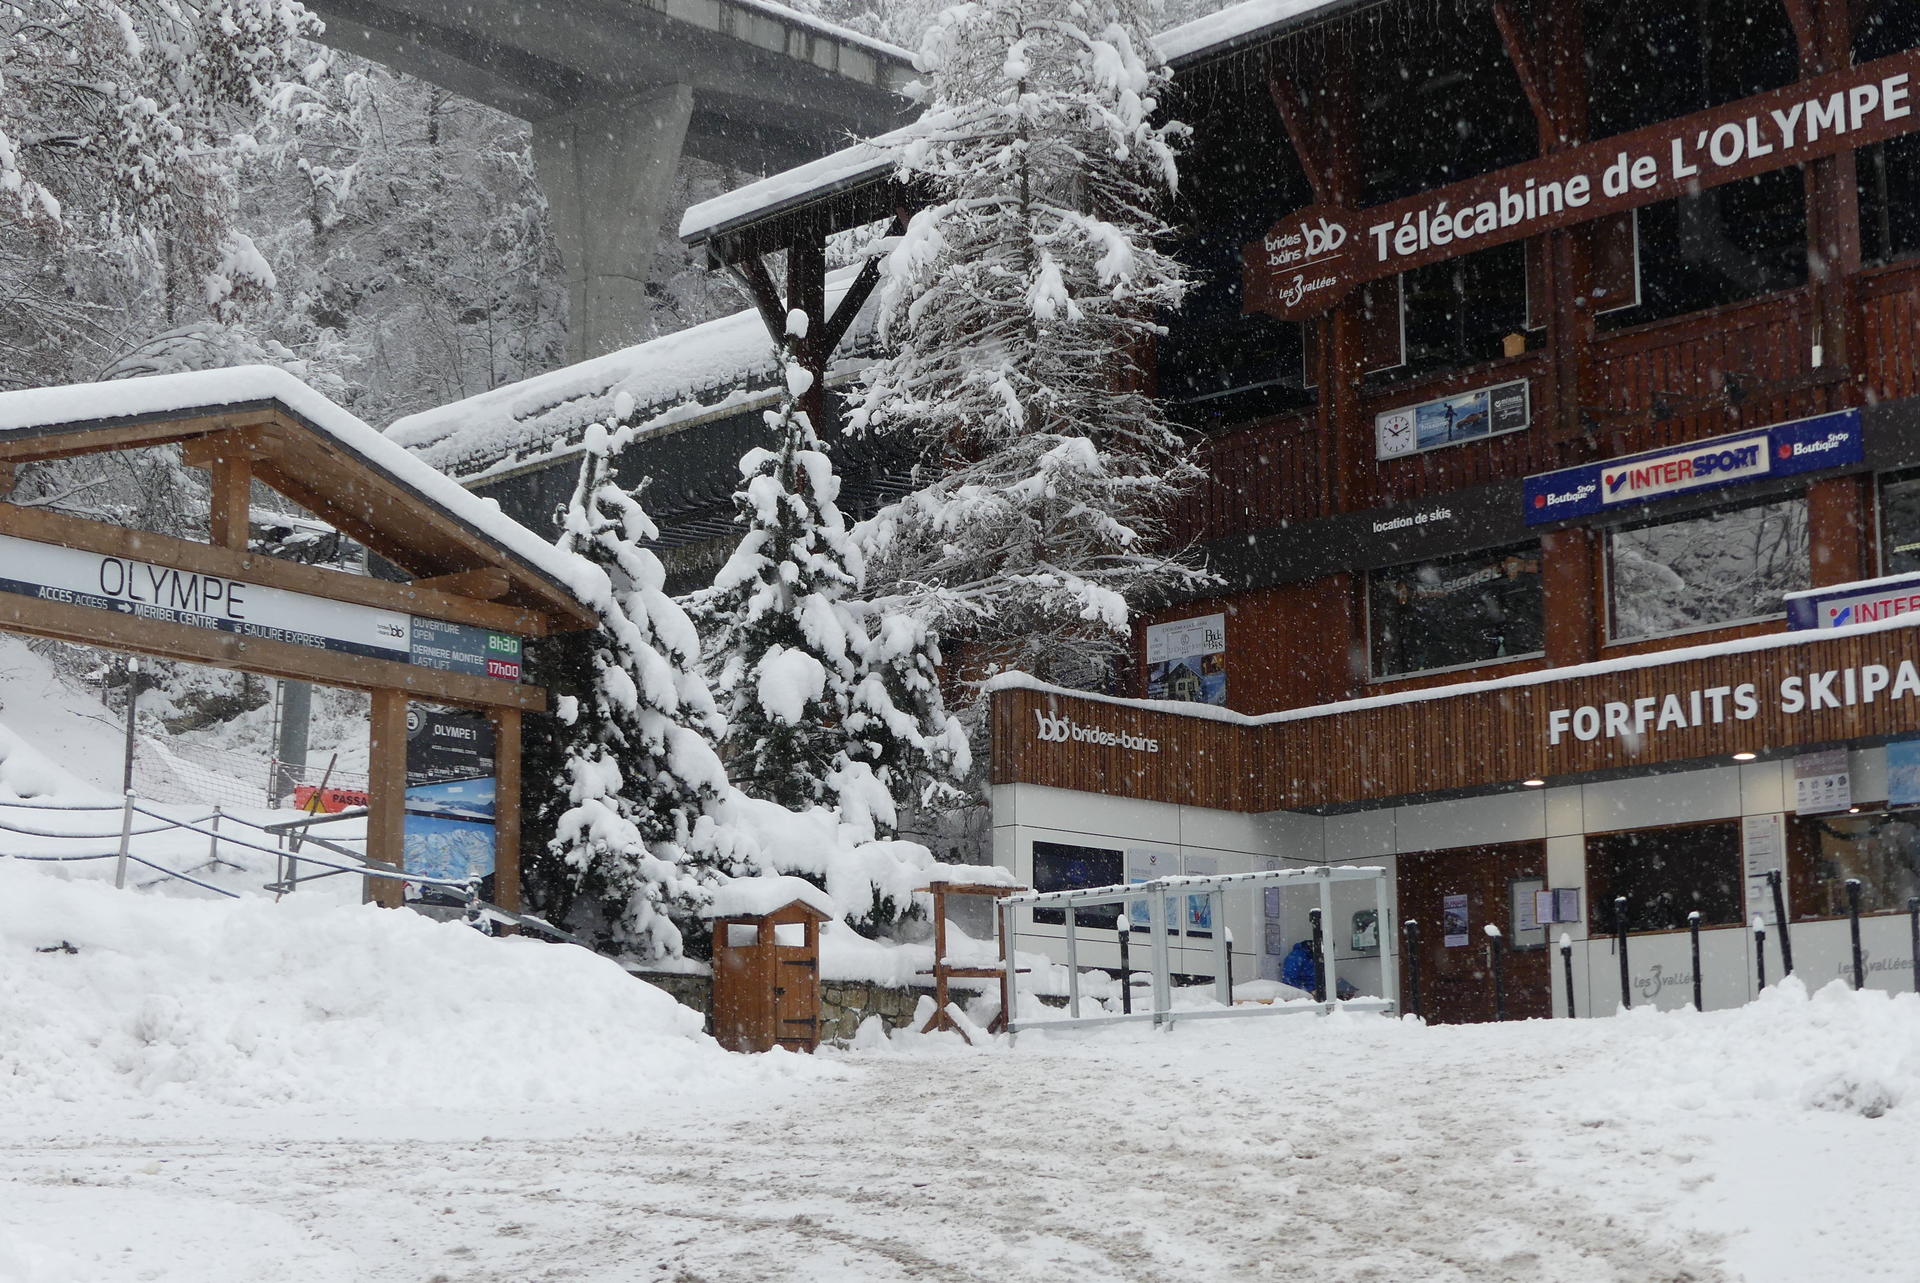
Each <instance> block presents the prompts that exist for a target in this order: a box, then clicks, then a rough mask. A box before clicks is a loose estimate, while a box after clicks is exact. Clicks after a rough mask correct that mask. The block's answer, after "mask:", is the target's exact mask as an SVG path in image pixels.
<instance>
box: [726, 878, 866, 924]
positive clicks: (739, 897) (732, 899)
mask: <svg viewBox="0 0 1920 1283" xmlns="http://www.w3.org/2000/svg"><path fill="white" fill-rule="evenodd" d="M712 896H713V902H712V903H711V904H709V905H708V906H707V908H706V909H705V910H704V911H703V912H702V914H701V916H702V917H707V918H758V917H764V916H765V915H767V914H769V913H772V912H774V911H775V910H776V909H784V908H786V907H787V906H788V905H790V904H792V903H793V902H794V901H796V900H798V901H799V902H800V903H801V904H804V905H806V906H807V907H808V908H809V909H812V910H814V911H815V912H817V913H821V914H824V915H825V916H826V918H827V919H828V920H829V921H835V920H837V919H838V918H839V917H840V910H839V908H838V907H837V906H835V904H834V903H833V900H832V898H831V897H829V896H828V895H827V893H826V892H825V891H822V890H821V889H820V888H819V887H817V886H815V885H813V883H811V882H809V881H807V880H806V879H805V878H795V877H771V878H736V879H734V880H733V881H732V882H729V883H727V884H726V885H724V886H718V887H715V888H714V889H713V891H712Z"/></svg>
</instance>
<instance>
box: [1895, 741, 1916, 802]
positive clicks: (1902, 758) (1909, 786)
mask: <svg viewBox="0 0 1920 1283" xmlns="http://www.w3.org/2000/svg"><path fill="white" fill-rule="evenodd" d="M1887 805H1888V806H1920V740H1895V741H1894V742H1893V743H1891V744H1889V745H1887Z"/></svg>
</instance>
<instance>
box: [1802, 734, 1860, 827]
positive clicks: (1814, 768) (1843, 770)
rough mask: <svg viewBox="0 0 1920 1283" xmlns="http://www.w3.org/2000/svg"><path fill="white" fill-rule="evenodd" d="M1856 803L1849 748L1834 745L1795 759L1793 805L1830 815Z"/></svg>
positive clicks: (1805, 813)
mask: <svg viewBox="0 0 1920 1283" xmlns="http://www.w3.org/2000/svg"><path fill="white" fill-rule="evenodd" d="M1852 805H1853V777H1852V776H1851V775H1850V774H1849V773H1848V771H1847V750H1846V749H1844V748H1830V749H1825V750H1822V751H1821V752H1818V753H1802V754H1801V755H1800V756H1798V757H1796V758H1794V759H1793V809H1794V810H1795V811H1796V812H1798V813H1799V814H1801V815H1830V814H1832V813H1833V812H1835V811H1844V810H1846V809H1847V808H1848V807H1850V806H1852Z"/></svg>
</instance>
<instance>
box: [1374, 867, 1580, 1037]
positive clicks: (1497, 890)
mask: <svg viewBox="0 0 1920 1283" xmlns="http://www.w3.org/2000/svg"><path fill="white" fill-rule="evenodd" d="M1398 881H1399V892H1400V916H1401V918H1402V920H1405V919H1407V918H1412V919H1414V920H1415V921H1417V922H1419V924H1420V943H1419V947H1418V949H1417V950H1416V952H1415V959H1416V961H1417V962H1418V964H1419V969H1420V1014H1421V1015H1422V1016H1424V1017H1426V1019H1427V1020H1428V1021H1430V1022H1432V1023H1434V1024H1471V1023H1474V1022H1477V1021H1484V1020H1492V1019H1494V1018H1495V1003H1494V978H1493V971H1492V967H1491V965H1490V959H1489V953H1488V947H1487V943H1488V942H1487V934H1486V927H1487V924H1488V923H1492V924H1493V925H1494V926H1497V927H1499V928H1500V931H1501V933H1502V936H1503V961H1502V967H1503V976H1502V981H1503V990H1504V999H1505V1001H1504V1004H1503V1005H1504V1012H1505V1016H1506V1018H1507V1019H1508V1020H1531V1019H1536V1018H1544V1017H1547V1016H1551V1015H1552V1014H1553V971H1552V951H1551V949H1550V948H1549V947H1548V946H1549V945H1550V943H1551V941H1550V939H1549V937H1550V935H1551V932H1550V931H1549V930H1545V929H1540V928H1537V927H1534V928H1533V929H1531V930H1529V929H1527V928H1529V927H1531V926H1532V918H1531V908H1532V892H1533V891H1534V890H1536V889H1540V890H1544V889H1545V888H1546V886H1547V848H1546V843H1544V842H1509V843H1506V844H1503V845H1500V846H1474V847H1462V848H1459V849H1457V850H1453V851H1426V852H1421V853H1420V854H1417V855H1403V856H1401V857H1400V859H1399V877H1398ZM1463 898H1464V904H1465V915H1464V921H1461V920H1460V918H1459V915H1458V913H1457V910H1458V908H1459V906H1460V904H1461V902H1462V899H1463ZM1523 905H1524V907H1521V906H1523ZM1449 908H1454V909H1455V910H1456V914H1455V918H1454V920H1453V922H1452V924H1451V925H1449V921H1448V910H1449ZM1463 936H1464V937H1465V938H1464V940H1462V937H1463ZM1449 938H1452V939H1453V940H1454V941H1455V943H1453V944H1451V945H1450V944H1448V943H1447V940H1448V939H1449ZM1401 983H1402V985H1403V986H1404V985H1405V984H1406V978H1405V977H1404V976H1403V977H1402V981H1401Z"/></svg>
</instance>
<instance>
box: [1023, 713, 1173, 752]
mask: <svg viewBox="0 0 1920 1283" xmlns="http://www.w3.org/2000/svg"><path fill="white" fill-rule="evenodd" d="M1033 717H1034V720H1035V721H1036V722H1038V723H1039V728H1038V738H1039V740H1040V742H1041V743H1042V744H1066V743H1076V744H1099V745H1101V746H1103V747H1106V748H1124V749H1127V750H1128V751H1129V752H1134V753H1158V752H1159V751H1160V741H1159V740H1156V739H1148V738H1146V737H1145V736H1144V735H1130V734H1128V733H1127V732H1126V731H1109V730H1106V729H1104V728H1102V727H1099V726H1086V725H1083V724H1082V723H1080V722H1076V721H1074V720H1073V719H1072V718H1070V717H1049V716H1048V715H1047V714H1045V713H1043V712H1041V711H1040V710H1039V709H1037V708H1036V709H1034V710H1033Z"/></svg>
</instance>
